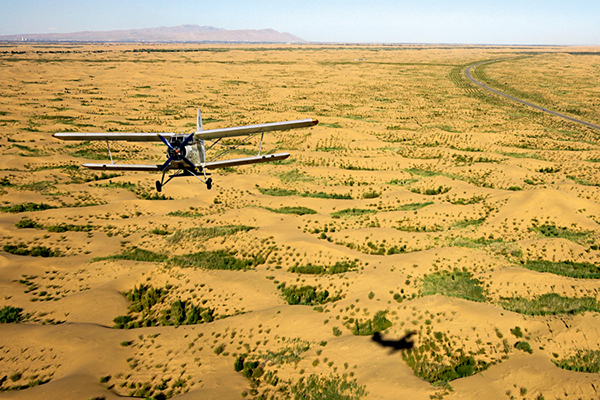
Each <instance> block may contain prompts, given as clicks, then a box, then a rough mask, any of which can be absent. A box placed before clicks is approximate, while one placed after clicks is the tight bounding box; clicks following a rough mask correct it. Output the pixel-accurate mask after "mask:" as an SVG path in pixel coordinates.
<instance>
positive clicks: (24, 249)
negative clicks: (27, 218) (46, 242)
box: [2, 242, 61, 257]
mask: <svg viewBox="0 0 600 400" xmlns="http://www.w3.org/2000/svg"><path fill="white" fill-rule="evenodd" d="M2 250H4V251H5V252H7V253H10V254H15V255H18V256H30V257H60V256H61V253H60V251H59V250H57V249H54V250H52V249H50V248H48V247H46V246H33V247H32V248H29V246H28V245H26V244H25V243H22V242H21V243H19V244H8V243H7V244H5V245H4V247H2Z"/></svg>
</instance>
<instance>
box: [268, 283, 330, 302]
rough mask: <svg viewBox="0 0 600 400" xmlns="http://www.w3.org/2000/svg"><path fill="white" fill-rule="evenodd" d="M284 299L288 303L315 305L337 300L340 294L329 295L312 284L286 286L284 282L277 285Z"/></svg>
mask: <svg viewBox="0 0 600 400" xmlns="http://www.w3.org/2000/svg"><path fill="white" fill-rule="evenodd" d="M277 288H278V289H279V290H281V294H282V296H283V298H284V299H285V301H287V303H288V304H290V305H300V304H301V305H311V306H312V305H316V304H324V303H328V302H332V301H337V300H339V299H340V296H334V297H329V292H328V291H327V290H321V291H320V290H318V289H317V288H316V287H314V286H309V285H307V286H296V285H291V286H286V284H285V283H282V284H280V285H279V286H277Z"/></svg>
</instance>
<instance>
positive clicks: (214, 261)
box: [170, 248, 273, 271]
mask: <svg viewBox="0 0 600 400" xmlns="http://www.w3.org/2000/svg"><path fill="white" fill-rule="evenodd" d="M271 251H273V249H272V248H269V249H267V254H265V255H263V254H262V253H258V254H251V255H250V258H247V259H242V258H237V257H234V256H235V255H236V252H227V251H225V250H214V251H200V252H198V253H194V254H186V255H182V256H176V257H173V258H172V259H171V261H170V262H171V265H174V266H177V267H180V268H202V269H222V270H230V271H240V270H247V269H253V268H254V267H256V266H257V265H261V264H264V263H265V261H266V259H267V257H268V256H269V254H270V253H271Z"/></svg>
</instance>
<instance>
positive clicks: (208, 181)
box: [206, 178, 212, 190]
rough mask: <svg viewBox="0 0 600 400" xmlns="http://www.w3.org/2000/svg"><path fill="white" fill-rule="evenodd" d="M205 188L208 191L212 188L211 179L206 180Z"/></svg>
mask: <svg viewBox="0 0 600 400" xmlns="http://www.w3.org/2000/svg"><path fill="white" fill-rule="evenodd" d="M206 188H207V189H208V190H210V189H211V188H212V178H208V180H207V181H206Z"/></svg>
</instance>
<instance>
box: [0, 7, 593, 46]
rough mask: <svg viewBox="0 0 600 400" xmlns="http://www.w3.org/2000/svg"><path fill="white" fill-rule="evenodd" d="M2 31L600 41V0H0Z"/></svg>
mask: <svg viewBox="0 0 600 400" xmlns="http://www.w3.org/2000/svg"><path fill="white" fill-rule="evenodd" d="M0 10H2V12H1V13H0V35H12V34H24V33H56V32H75V31H82V30H113V29H136V28H153V27H159V26H176V25H183V24H196V25H201V26H203V25H208V26H214V27H217V28H225V29H266V28H271V29H275V30H277V31H280V32H289V33H291V34H294V35H296V36H299V37H301V38H303V39H305V40H308V41H316V42H359V43H372V42H385V43H465V44H539V45H546V44H565V45H600V1H598V0H593V1H587V0H586V1H584V0H571V1H557V0H504V1H498V0H497V1H488V0H454V1H440V0H412V1H388V0H382V1H378V0H371V1H356V0H344V1H341V0H333V1H327V0H314V1H313V0H306V1H291V0H278V1H233V0H212V1H205V0H195V1H193V0H172V1H160V0H103V1H88V0H14V1H7V0H0Z"/></svg>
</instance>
